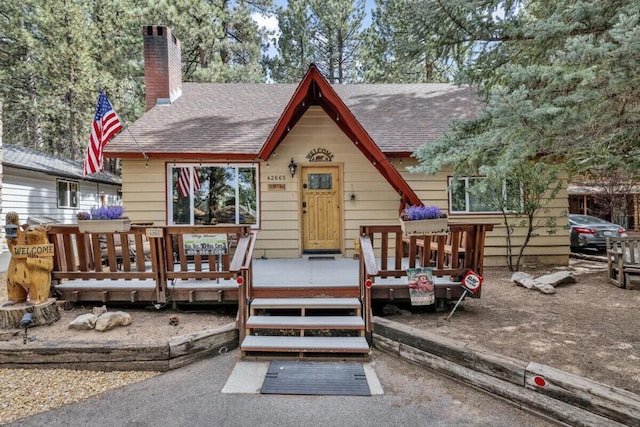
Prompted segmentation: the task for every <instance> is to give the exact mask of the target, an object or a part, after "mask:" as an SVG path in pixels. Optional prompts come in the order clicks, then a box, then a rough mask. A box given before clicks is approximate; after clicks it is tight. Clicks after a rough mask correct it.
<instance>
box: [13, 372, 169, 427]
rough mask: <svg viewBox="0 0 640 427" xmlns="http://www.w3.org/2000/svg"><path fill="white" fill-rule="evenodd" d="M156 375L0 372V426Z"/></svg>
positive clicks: (142, 373) (147, 373) (139, 373)
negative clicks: (0, 385) (0, 386)
mask: <svg viewBox="0 0 640 427" xmlns="http://www.w3.org/2000/svg"><path fill="white" fill-rule="evenodd" d="M155 375H158V372H118V371H116V372H86V371H72V370H68V369H0V384H2V388H0V409H1V410H0V424H6V423H9V422H12V421H15V420H19V419H21V418H25V417H28V416H30V415H34V414H37V413H39V412H43V411H48V410H50V409H53V408H57V407H59V406H62V405H67V404H69V403H74V402H79V401H81V400H84V399H87V398H89V397H91V396H96V395H99V394H102V393H104V392H105V391H108V390H112V389H115V388H119V387H123V386H125V385H128V384H132V383H135V382H138V381H143V380H146V379H149V378H151V377H154V376H155Z"/></svg>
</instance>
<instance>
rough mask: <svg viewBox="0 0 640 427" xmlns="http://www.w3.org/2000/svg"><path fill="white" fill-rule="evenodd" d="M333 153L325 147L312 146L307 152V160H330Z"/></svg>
mask: <svg viewBox="0 0 640 427" xmlns="http://www.w3.org/2000/svg"><path fill="white" fill-rule="evenodd" d="M333 157H334V156H333V153H332V152H331V151H329V150H327V149H326V148H314V149H313V150H311V151H309V154H307V160H309V161H310V162H331V161H332V160H333Z"/></svg>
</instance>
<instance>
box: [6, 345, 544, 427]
mask: <svg viewBox="0 0 640 427" xmlns="http://www.w3.org/2000/svg"><path fill="white" fill-rule="evenodd" d="M237 360H238V352H237V351H234V352H231V353H228V354H226V355H223V356H218V357H215V358H211V359H208V360H204V361H201V362H198V363H195V364H192V365H189V366H187V367H185V368H181V369H178V370H175V371H171V372H167V373H164V374H162V375H159V376H157V377H155V378H152V379H151V380H147V381H143V382H139V383H136V384H133V385H130V386H127V387H124V388H122V389H119V390H113V391H111V392H108V393H105V394H104V395H102V396H99V397H94V398H91V399H89V400H86V401H84V402H80V403H77V404H74V405H68V406H64V407H61V408H57V409H54V410H52V411H49V412H44V413H41V414H38V415H35V416H33V417H30V418H27V419H25V420H23V421H21V422H16V423H14V424H12V425H22V426H43V425H47V426H70V427H73V426H83V427H84V426H87V425H90V426H92V427H99V426H158V425H162V426H224V427H227V426H252V427H254V426H255V427H257V426H279V427H286V426H296V427H301V426H305V427H306V426H309V427H313V426H323V427H328V426H340V427H348V426H354V427H355V426H358V427H362V426H402V427H407V426H461V425H462V426H492V427H500V426H504V427H507V426H509V427H513V426H550V425H554V424H550V423H548V422H547V421H545V420H543V419H541V418H539V417H536V416H534V415H531V414H529V413H526V412H524V411H522V410H520V409H518V408H516V407H514V406H512V405H510V404H508V403H506V402H505V401H503V400H500V399H496V398H493V397H491V396H489V395H487V394H485V393H482V392H479V391H477V390H475V389H472V388H470V387H467V386H464V385H462V384H460V383H458V382H456V381H453V380H450V379H448V378H446V377H443V376H441V375H439V374H437V373H434V372H430V371H426V370H422V369H420V368H417V367H416V366H414V365H412V364H409V363H407V362H404V361H401V360H398V359H396V358H393V357H391V356H388V355H385V354H383V353H380V352H377V351H374V354H373V357H372V361H371V363H372V365H373V366H374V369H375V371H376V373H377V375H378V378H379V379H380V382H381V383H382V387H383V389H384V394H383V395H381V396H372V397H345V396H278V395H260V394H228V393H222V392H221V390H222V389H223V387H224V385H225V382H226V381H227V377H228V375H229V374H230V373H231V371H232V370H233V367H234V365H235V363H236V362H237Z"/></svg>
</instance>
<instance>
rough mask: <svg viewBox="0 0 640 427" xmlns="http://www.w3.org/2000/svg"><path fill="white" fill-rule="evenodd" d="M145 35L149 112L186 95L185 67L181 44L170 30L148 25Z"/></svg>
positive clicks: (145, 71)
mask: <svg viewBox="0 0 640 427" xmlns="http://www.w3.org/2000/svg"><path fill="white" fill-rule="evenodd" d="M143 32H144V36H143V38H144V79H145V85H146V88H145V92H146V102H147V110H146V111H149V110H150V109H152V108H153V107H155V106H156V105H167V104H170V103H172V102H173V101H175V100H176V99H178V98H179V97H180V95H182V65H181V57H180V41H178V39H176V38H175V36H174V35H173V34H171V30H169V28H168V27H164V26H161V25H145V26H144V27H143Z"/></svg>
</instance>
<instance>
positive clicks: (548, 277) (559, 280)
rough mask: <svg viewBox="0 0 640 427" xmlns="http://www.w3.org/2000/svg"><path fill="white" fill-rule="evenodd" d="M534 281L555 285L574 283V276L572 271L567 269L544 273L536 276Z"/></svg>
mask: <svg viewBox="0 0 640 427" xmlns="http://www.w3.org/2000/svg"><path fill="white" fill-rule="evenodd" d="M536 282H537V283H540V284H543V285H550V286H553V287H556V286H560V285H564V284H567V283H576V278H575V277H574V275H573V273H571V272H569V271H558V272H556V273H551V274H545V275H544V276H540V277H537V278H536Z"/></svg>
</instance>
